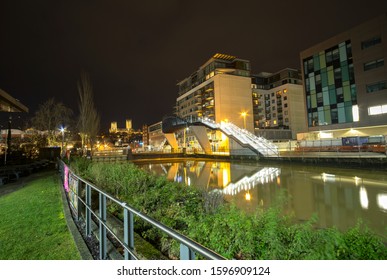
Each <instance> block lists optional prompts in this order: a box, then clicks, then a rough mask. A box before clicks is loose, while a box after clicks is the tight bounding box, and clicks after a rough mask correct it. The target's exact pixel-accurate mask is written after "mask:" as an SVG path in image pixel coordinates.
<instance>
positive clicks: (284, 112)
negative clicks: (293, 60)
mask: <svg viewBox="0 0 387 280" xmlns="http://www.w3.org/2000/svg"><path fill="white" fill-rule="evenodd" d="M251 87H252V98H253V115H254V129H255V134H256V135H260V136H263V137H265V138H267V139H276V140H285V139H296V137H297V133H300V132H304V131H305V129H306V121H305V117H304V113H303V112H304V111H305V102H304V97H303V86H302V79H301V73H300V71H299V70H296V69H290V68H286V69H283V70H281V71H278V72H276V73H267V72H262V73H259V74H257V75H252V84H251Z"/></svg>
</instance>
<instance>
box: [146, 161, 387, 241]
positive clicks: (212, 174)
mask: <svg viewBox="0 0 387 280" xmlns="http://www.w3.org/2000/svg"><path fill="white" fill-rule="evenodd" d="M142 167H143V168H144V169H147V170H149V171H152V172H155V173H157V174H160V175H164V176H166V177H167V178H168V180H171V181H176V182H182V183H185V184H187V185H193V186H196V187H198V188H201V189H203V190H206V191H208V192H212V191H216V192H221V193H223V194H224V195H225V198H226V199H227V200H231V199H233V200H234V201H235V202H236V204H237V205H238V207H240V208H241V209H243V210H245V211H247V212H254V211H255V209H257V208H258V207H260V208H267V207H270V206H271V205H272V204H273V203H274V201H276V198H277V197H278V196H279V195H280V193H281V190H285V193H286V196H287V198H288V200H289V202H288V203H287V204H286V205H284V211H285V212H286V213H293V214H294V215H295V216H296V217H297V219H299V220H307V219H309V218H310V217H311V216H312V215H313V214H317V216H318V218H319V220H318V226H319V227H332V226H335V227H337V228H339V229H342V230H345V229H347V228H349V227H352V226H354V225H356V223H357V221H358V219H359V218H361V219H362V220H363V221H364V222H365V223H366V224H367V225H368V226H369V227H371V228H372V229H374V230H375V232H377V233H378V234H379V235H381V236H383V237H384V238H385V239H386V240H387V233H386V232H387V230H386V229H387V185H386V183H385V182H386V181H387V174H385V173H383V172H379V173H378V172H376V173H375V174H370V171H366V170H364V171H362V170H352V171H350V172H348V170H345V171H343V169H339V168H336V169H332V168H330V169H329V172H327V171H325V170H324V168H323V167H321V168H320V167H311V166H301V167H295V166H291V165H281V166H279V167H278V166H277V167H273V166H262V165H259V164H242V163H230V162H210V161H186V162H178V163H177V162H175V163H163V164H160V163H158V164H149V165H143V166H142ZM326 170H328V169H326ZM354 174H356V176H354ZM370 178H371V179H370Z"/></svg>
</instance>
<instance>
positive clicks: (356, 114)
mask: <svg viewBox="0 0 387 280" xmlns="http://www.w3.org/2000/svg"><path fill="white" fill-rule="evenodd" d="M352 117H353V121H354V122H358V121H359V106H357V105H353V106H352Z"/></svg>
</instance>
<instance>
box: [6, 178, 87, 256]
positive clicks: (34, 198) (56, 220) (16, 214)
mask: <svg viewBox="0 0 387 280" xmlns="http://www.w3.org/2000/svg"><path fill="white" fill-rule="evenodd" d="M59 188H60V184H59V181H58V176H57V175H56V174H52V175H47V176H46V177H43V178H38V179H35V180H33V181H31V182H29V183H27V184H26V186H25V187H24V188H22V189H20V190H18V191H15V192H13V193H10V194H7V195H4V196H1V197H0V260H74V259H81V256H80V254H79V252H78V250H77V248H76V245H75V243H74V240H73V237H72V235H71V233H70V232H69V230H68V228H67V224H66V220H65V217H64V214H63V208H62V200H61V193H60V189H59Z"/></svg>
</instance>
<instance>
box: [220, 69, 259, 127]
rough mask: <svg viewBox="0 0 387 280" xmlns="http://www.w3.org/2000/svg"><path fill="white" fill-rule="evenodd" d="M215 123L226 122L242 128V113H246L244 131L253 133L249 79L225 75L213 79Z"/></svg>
mask: <svg viewBox="0 0 387 280" xmlns="http://www.w3.org/2000/svg"><path fill="white" fill-rule="evenodd" d="M214 87H215V90H214V92H215V121H216V122H218V123H219V122H221V121H224V120H226V119H227V120H228V121H230V122H232V123H234V124H235V125H237V126H239V127H241V128H244V119H243V117H242V115H241V113H242V112H247V115H246V129H247V130H248V131H250V132H252V133H254V123H253V121H254V120H253V101H252V96H251V79H250V78H249V77H240V76H233V75H227V74H218V75H216V76H215V77H214Z"/></svg>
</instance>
